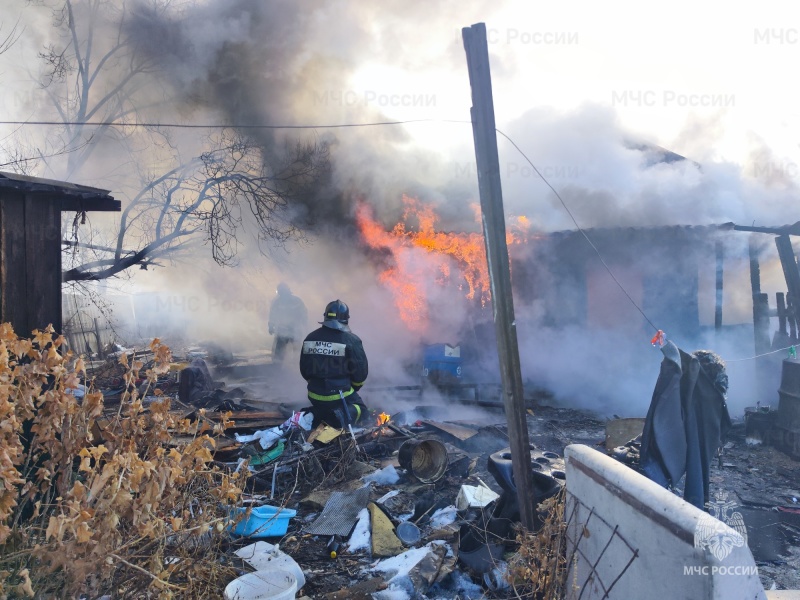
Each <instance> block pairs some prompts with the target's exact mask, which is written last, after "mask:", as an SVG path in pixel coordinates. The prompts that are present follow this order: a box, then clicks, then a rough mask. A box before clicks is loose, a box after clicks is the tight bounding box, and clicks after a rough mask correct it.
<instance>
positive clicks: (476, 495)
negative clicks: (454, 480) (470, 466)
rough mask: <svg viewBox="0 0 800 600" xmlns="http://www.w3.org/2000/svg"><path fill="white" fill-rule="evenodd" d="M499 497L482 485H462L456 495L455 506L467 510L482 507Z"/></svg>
mask: <svg viewBox="0 0 800 600" xmlns="http://www.w3.org/2000/svg"><path fill="white" fill-rule="evenodd" d="M499 497H500V494H497V493H495V492H493V491H492V490H490V489H489V488H488V487H484V486H474V485H462V486H461V489H460V490H459V491H458V496H456V508H457V509H458V510H467V509H468V508H483V507H484V506H488V505H489V504H491V503H492V502H494V501H495V500H497V499H498V498H499Z"/></svg>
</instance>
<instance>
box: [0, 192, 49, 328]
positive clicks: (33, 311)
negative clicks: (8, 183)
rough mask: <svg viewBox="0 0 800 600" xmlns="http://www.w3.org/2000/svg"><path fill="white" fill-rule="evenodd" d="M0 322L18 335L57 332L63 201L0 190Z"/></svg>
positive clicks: (33, 194)
mask: <svg viewBox="0 0 800 600" xmlns="http://www.w3.org/2000/svg"><path fill="white" fill-rule="evenodd" d="M0 319H2V322H4V323H5V322H10V323H11V324H12V326H13V327H14V331H15V332H16V333H17V334H18V335H20V336H28V335H30V333H31V331H32V330H34V329H43V328H44V327H46V326H47V325H48V324H52V325H53V327H54V328H55V330H56V331H58V332H60V331H61V199H60V197H58V196H56V195H53V194H43V193H31V192H24V191H18V190H12V189H4V190H0Z"/></svg>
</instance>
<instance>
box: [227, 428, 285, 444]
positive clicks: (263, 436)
mask: <svg viewBox="0 0 800 600" xmlns="http://www.w3.org/2000/svg"><path fill="white" fill-rule="evenodd" d="M283 433H284V432H283V429H281V428H280V427H273V428H272V429H265V430H263V431H256V432H255V433H254V434H252V435H239V434H238V433H236V434H234V435H235V436H236V441H237V442H239V443H242V444H246V443H247V442H255V441H256V440H258V443H259V444H260V445H261V447H262V448H263V449H264V450H268V449H269V448H271V447H272V446H273V445H274V444H275V442H277V441H278V440H279V439H281V438H282V437H283Z"/></svg>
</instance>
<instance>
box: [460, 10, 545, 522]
mask: <svg viewBox="0 0 800 600" xmlns="http://www.w3.org/2000/svg"><path fill="white" fill-rule="evenodd" d="M461 34H462V36H463V38H464V49H465V50H466V52H467V67H468V68H469V83H470V86H471V87H472V109H471V111H470V112H471V115H472V135H473V138H474V141H475V160H476V163H477V167H478V169H477V170H478V189H479V192H480V198H481V223H482V225H483V239H484V243H485V244H486V260H487V262H488V265H489V283H490V286H491V292H492V308H493V311H494V329H495V333H496V336H497V352H498V355H499V358H500V376H501V379H502V383H503V404H504V407H505V412H506V419H507V420H508V437H509V440H510V442H511V462H512V469H513V473H514V482H515V483H516V486H517V501H518V502H519V512H520V520H521V522H522V525H523V526H524V527H525V528H526V529H528V530H530V531H532V530H533V528H534V525H535V517H536V511H535V510H534V506H533V485H532V476H531V450H530V440H529V437H528V421H527V418H526V412H525V400H524V398H523V396H522V372H521V370H520V362H519V347H518V345H517V326H516V321H515V319H514V300H513V298H512V296H511V272H510V270H509V268H508V246H507V245H506V223H505V215H504V213H503V190H502V188H501V187H500V159H499V157H498V154H497V133H496V131H495V122H494V101H493V99H492V77H491V72H490V70H489V48H488V45H487V43H486V25H485V24H484V23H477V24H476V25H473V26H472V27H464V28H463V29H462V30H461Z"/></svg>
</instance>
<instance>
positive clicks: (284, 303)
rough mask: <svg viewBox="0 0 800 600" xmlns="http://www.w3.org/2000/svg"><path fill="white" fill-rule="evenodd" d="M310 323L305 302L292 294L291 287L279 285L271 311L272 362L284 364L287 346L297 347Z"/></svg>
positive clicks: (283, 284)
mask: <svg viewBox="0 0 800 600" xmlns="http://www.w3.org/2000/svg"><path fill="white" fill-rule="evenodd" d="M307 323H308V311H307V310H306V305H305V304H304V303H303V301H302V300H301V299H300V298H298V297H297V296H295V295H294V294H292V290H291V289H289V286H288V285H286V284H285V283H283V282H281V283H279V284H278V289H277V295H276V297H275V299H274V300H273V301H272V305H271V306H270V309H269V333H270V335H273V336H274V341H273V344H272V362H276V363H283V362H284V360H285V358H286V348H287V346H289V345H291V346H295V345H296V344H297V342H298V340H300V339H301V336H302V335H303V332H305V330H306V326H307Z"/></svg>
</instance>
